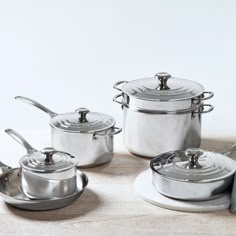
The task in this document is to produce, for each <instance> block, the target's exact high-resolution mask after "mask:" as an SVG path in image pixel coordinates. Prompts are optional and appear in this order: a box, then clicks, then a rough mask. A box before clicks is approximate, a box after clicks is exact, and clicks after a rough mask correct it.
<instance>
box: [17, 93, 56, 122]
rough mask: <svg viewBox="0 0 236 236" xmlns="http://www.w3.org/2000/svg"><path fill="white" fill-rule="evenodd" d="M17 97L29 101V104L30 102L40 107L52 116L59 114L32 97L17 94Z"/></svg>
mask: <svg viewBox="0 0 236 236" xmlns="http://www.w3.org/2000/svg"><path fill="white" fill-rule="evenodd" d="M15 99H17V100H20V101H22V102H25V103H28V104H30V105H32V106H34V107H37V108H39V109H40V110H42V111H44V112H46V113H47V114H48V115H49V116H50V117H51V118H52V117H54V116H56V115H57V113H55V112H53V111H51V110H50V109H48V108H47V107H45V106H43V105H42V104H40V103H39V102H36V101H35V100H33V99H31V98H28V97H23V96H17V97H15Z"/></svg>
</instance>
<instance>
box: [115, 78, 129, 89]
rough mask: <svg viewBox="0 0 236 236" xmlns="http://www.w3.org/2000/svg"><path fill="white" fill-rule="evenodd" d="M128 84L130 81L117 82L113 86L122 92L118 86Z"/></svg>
mask: <svg viewBox="0 0 236 236" xmlns="http://www.w3.org/2000/svg"><path fill="white" fill-rule="evenodd" d="M126 83H128V81H126V80H121V81H117V82H116V83H114V84H113V88H114V89H116V90H118V91H122V89H121V88H119V87H118V86H119V85H121V84H126Z"/></svg>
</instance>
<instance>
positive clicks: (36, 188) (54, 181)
mask: <svg viewBox="0 0 236 236" xmlns="http://www.w3.org/2000/svg"><path fill="white" fill-rule="evenodd" d="M5 132H6V133H7V134H9V135H10V136H11V137H12V138H14V139H15V140H16V141H17V142H18V143H20V144H21V145H22V146H23V147H25V148H26V150H27V155H25V156H23V157H22V158H21V159H20V161H19V163H20V166H21V168H22V173H21V175H22V176H21V184H22V189H23V192H24V193H25V195H26V196H27V197H29V198H31V199H50V198H61V197H65V196H68V195H71V194H73V193H74V192H75V191H76V188H77V183H76V179H77V178H76V173H77V163H78V159H77V158H75V157H74V156H72V155H70V154H68V153H65V152H62V151H57V150H55V149H54V148H44V149H43V150H41V151H37V150H36V149H34V148H33V147H32V146H31V145H30V144H29V143H28V142H27V141H26V140H25V139H24V138H23V137H22V136H21V135H19V134H18V133H17V132H15V131H14V130H11V129H6V130H5Z"/></svg>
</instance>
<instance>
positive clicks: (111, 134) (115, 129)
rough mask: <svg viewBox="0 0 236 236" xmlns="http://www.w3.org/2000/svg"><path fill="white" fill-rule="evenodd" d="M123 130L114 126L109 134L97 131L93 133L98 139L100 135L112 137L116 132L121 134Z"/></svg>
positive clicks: (94, 137)
mask: <svg viewBox="0 0 236 236" xmlns="http://www.w3.org/2000/svg"><path fill="white" fill-rule="evenodd" d="M121 131H122V129H121V128H118V127H113V131H112V132H111V133H109V134H99V133H97V132H94V133H93V139H97V138H98V137H110V136H114V135H116V134H119V133H120V132H121Z"/></svg>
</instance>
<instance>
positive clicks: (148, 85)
mask: <svg viewBox="0 0 236 236" xmlns="http://www.w3.org/2000/svg"><path fill="white" fill-rule="evenodd" d="M121 89H122V91H123V92H124V93H125V94H127V95H129V96H132V97H135V98H137V99H141V100H148V101H178V100H186V99H191V98H195V97H197V96H200V95H201V94H202V93H203V92H204V87H203V86H202V85H201V84H199V83H197V82H194V81H192V80H187V79H179V78H174V77H172V76H171V75H170V74H168V73H166V72H160V73H157V74H156V75H155V76H154V77H152V78H144V79H137V80H133V81H129V82H126V83H125V84H124V85H123V86H122V88H121Z"/></svg>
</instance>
